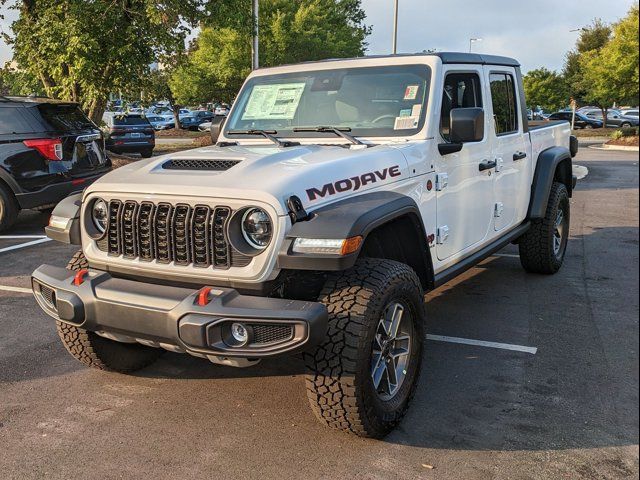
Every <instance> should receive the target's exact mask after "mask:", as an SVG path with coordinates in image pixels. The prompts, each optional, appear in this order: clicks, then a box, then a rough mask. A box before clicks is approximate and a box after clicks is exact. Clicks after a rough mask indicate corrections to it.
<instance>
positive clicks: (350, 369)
mask: <svg viewBox="0 0 640 480" xmlns="http://www.w3.org/2000/svg"><path fill="white" fill-rule="evenodd" d="M320 301H321V302H322V303H324V304H325V305H326V306H327V309H328V310H329V326H328V331H327V337H326V339H325V341H324V342H323V343H322V344H321V345H320V346H319V347H317V348H316V350H315V351H314V352H310V353H307V354H305V355H304V360H305V364H306V369H307V373H306V385H307V396H308V398H309V402H310V404H311V408H312V410H313V411H314V413H315V415H316V416H317V417H318V419H319V420H320V421H321V422H322V423H324V424H326V425H328V426H330V427H333V428H336V429H339V430H343V431H346V432H349V433H353V434H356V435H359V436H363V437H373V438H381V437H384V436H385V435H386V434H387V433H389V432H390V431H391V430H392V429H393V428H394V427H395V426H396V425H397V424H398V423H399V422H400V420H401V419H402V417H403V416H404V414H405V412H406V410H407V408H408V406H409V402H410V400H411V398H412V397H413V394H414V392H415V388H416V384H417V381H418V377H419V374H420V364H421V358H422V345H423V339H424V319H425V313H424V304H423V291H422V287H421V285H420V281H419V280H418V277H417V275H416V274H415V272H414V271H413V270H412V269H411V268H409V267H408V266H407V265H405V264H402V263H399V262H395V261H391V260H381V259H373V258H370V259H361V260H358V262H357V263H356V265H355V266H354V267H353V268H351V269H350V270H347V271H344V272H340V273H336V274H334V275H332V276H331V277H330V278H329V279H328V280H327V282H326V284H325V287H324V289H323V291H322V293H321V298H320Z"/></svg>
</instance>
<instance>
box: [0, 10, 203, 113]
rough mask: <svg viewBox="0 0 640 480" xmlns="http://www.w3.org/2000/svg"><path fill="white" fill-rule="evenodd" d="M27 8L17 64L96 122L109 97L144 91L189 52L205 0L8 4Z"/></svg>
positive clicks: (18, 34)
mask: <svg viewBox="0 0 640 480" xmlns="http://www.w3.org/2000/svg"><path fill="white" fill-rule="evenodd" d="M0 1H1V2H2V3H3V4H5V3H7V4H11V5H12V7H13V8H16V9H18V10H19V11H20V16H19V18H18V20H17V21H16V22H14V23H13V25H12V30H13V34H14V36H13V38H11V39H10V41H11V42H12V43H13V47H14V60H16V61H17V64H18V67H19V69H20V70H21V71H24V72H26V73H27V74H29V75H31V76H33V77H35V78H38V79H39V80H40V82H41V84H42V88H43V90H44V91H45V92H46V93H47V95H49V96H51V97H54V98H61V99H65V100H71V101H78V102H81V103H82V104H83V106H84V108H85V109H86V110H87V111H88V112H89V115H90V116H91V117H92V118H93V119H94V120H99V118H100V117H101V115H102V111H104V107H105V105H106V101H107V97H108V94H109V93H111V92H118V91H127V90H131V89H132V88H136V87H139V82H140V79H141V78H143V77H144V76H145V75H146V74H147V73H148V71H149V65H150V64H151V63H152V62H154V61H156V59H157V58H158V57H159V56H160V55H162V54H165V53H167V52H173V51H176V50H181V49H184V39H185V37H186V35H187V33H188V31H189V23H190V22H193V21H195V19H196V18H197V17H198V15H199V8H200V6H201V2H200V1H199V0H92V1H86V0H22V1H18V0H0Z"/></svg>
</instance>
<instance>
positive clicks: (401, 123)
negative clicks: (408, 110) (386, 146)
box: [393, 117, 420, 130]
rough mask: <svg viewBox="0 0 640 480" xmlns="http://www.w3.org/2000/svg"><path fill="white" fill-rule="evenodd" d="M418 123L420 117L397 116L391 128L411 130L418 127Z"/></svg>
mask: <svg viewBox="0 0 640 480" xmlns="http://www.w3.org/2000/svg"><path fill="white" fill-rule="evenodd" d="M418 123H420V117H397V118H396V123H395V125H394V126H393V129H394V130H413V129H414V128H418Z"/></svg>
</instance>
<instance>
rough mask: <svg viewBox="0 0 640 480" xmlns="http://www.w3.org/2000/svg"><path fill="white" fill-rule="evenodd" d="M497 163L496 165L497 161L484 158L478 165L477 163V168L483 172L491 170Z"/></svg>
mask: <svg viewBox="0 0 640 480" xmlns="http://www.w3.org/2000/svg"><path fill="white" fill-rule="evenodd" d="M497 165H498V162H496V161H495V160H485V161H484V162H482V163H481V164H480V165H478V169H479V170H480V171H481V172H484V171H485V170H491V169H492V168H496V166H497Z"/></svg>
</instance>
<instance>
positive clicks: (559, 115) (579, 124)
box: [547, 111, 602, 129]
mask: <svg viewBox="0 0 640 480" xmlns="http://www.w3.org/2000/svg"><path fill="white" fill-rule="evenodd" d="M572 118H573V112H571V111H562V112H556V113H552V114H551V115H549V118H548V119H547V120H549V121H554V120H566V121H567V122H569V123H571V121H572ZM574 128H576V129H578V128H580V129H584V128H586V129H590V128H602V121H601V120H597V119H594V118H590V117H587V116H586V115H583V114H582V113H580V112H576V119H575V122H574Z"/></svg>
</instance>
